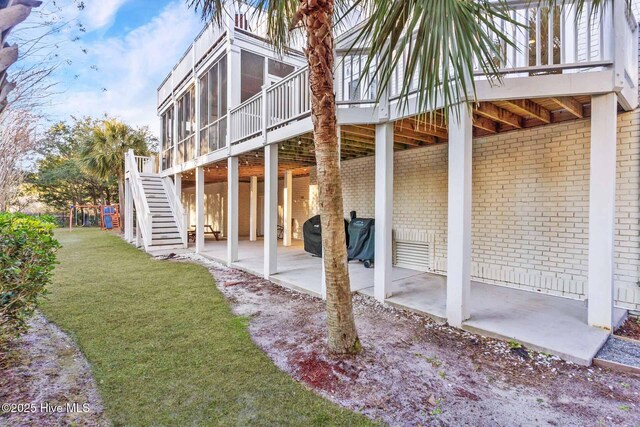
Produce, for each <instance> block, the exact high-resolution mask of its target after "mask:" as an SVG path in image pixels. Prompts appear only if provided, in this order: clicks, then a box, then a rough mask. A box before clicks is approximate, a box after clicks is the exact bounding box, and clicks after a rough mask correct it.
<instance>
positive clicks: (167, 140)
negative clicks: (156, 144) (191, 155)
mask: <svg viewBox="0 0 640 427" xmlns="http://www.w3.org/2000/svg"><path fill="white" fill-rule="evenodd" d="M171 166H173V107H172V108H169V109H168V110H167V111H166V112H165V113H164V114H163V115H162V169H163V170H164V169H169V168H170V167H171Z"/></svg>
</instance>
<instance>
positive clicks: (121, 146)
mask: <svg viewBox="0 0 640 427" xmlns="http://www.w3.org/2000/svg"><path fill="white" fill-rule="evenodd" d="M82 133H83V138H82V145H81V147H80V156H81V158H82V162H83V164H84V166H85V167H86V169H87V171H89V172H90V173H91V174H93V175H95V176H96V177H97V178H100V179H104V180H108V179H110V178H113V177H115V178H116V181H117V182H118V201H119V203H120V211H121V212H124V209H125V208H126V207H125V206H124V168H123V165H124V157H125V153H126V152H127V151H128V150H129V149H133V150H134V151H135V152H136V153H139V154H140V155H147V154H148V153H149V150H150V148H151V146H152V145H153V142H154V139H153V137H152V136H151V134H150V133H149V131H148V130H147V129H146V128H140V129H133V128H132V127H131V126H129V125H127V124H125V123H122V122H120V121H118V120H116V119H110V118H109V119H105V120H102V121H100V122H98V123H94V124H91V125H89V126H87V127H86V128H85V129H84V131H83V132H82ZM122 224H123V225H124V222H123V223H122ZM123 231H124V227H123Z"/></svg>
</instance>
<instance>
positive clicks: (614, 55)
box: [158, 0, 638, 175]
mask: <svg viewBox="0 0 640 427" xmlns="http://www.w3.org/2000/svg"><path fill="white" fill-rule="evenodd" d="M510 4H511V6H512V7H513V11H512V14H513V17H514V19H516V20H517V21H518V22H520V23H522V24H523V25H524V28H508V27H509V25H507V24H504V25H503V27H504V28H505V31H507V32H508V33H510V34H511V36H512V39H513V40H514V41H515V43H516V48H514V47H513V46H507V45H505V46H504V47H503V48H504V52H505V56H504V58H501V59H500V61H501V63H500V70H501V80H500V81H490V80H488V79H487V78H486V77H485V76H484V75H483V74H482V73H480V72H478V73H476V74H475V75H474V79H475V82H476V89H477V92H476V97H477V100H478V102H479V103H478V104H477V106H476V108H475V109H474V136H484V135H490V134H495V133H500V132H508V131H513V130H518V129H522V128H527V127H532V126H542V125H545V124H549V123H556V122H559V121H564V120H572V119H580V118H584V117H589V116H590V113H591V111H590V102H591V96H592V95H596V94H602V93H610V92H614V93H616V94H617V99H618V103H619V106H620V109H624V110H630V109H633V108H635V107H636V106H637V104H638V87H637V82H638V30H637V28H638V25H637V23H636V20H635V18H634V17H633V15H631V14H629V13H628V11H627V9H626V5H625V2H624V0H615V1H614V2H613V3H612V4H609V5H608V7H606V8H604V10H603V11H602V12H601V16H600V17H599V16H595V17H593V18H592V19H591V21H589V19H588V12H585V13H584V14H583V15H582V16H581V17H579V18H578V17H576V12H575V9H572V8H565V9H563V10H562V11H561V10H560V9H559V8H555V9H554V12H553V13H550V12H549V9H548V8H546V7H537V6H530V5H528V4H527V3H524V2H520V1H515V2H511V3H510ZM527 23H528V26H527V25H526V24H527ZM512 27H513V26H512ZM359 29H360V27H358V26H356V27H355V28H354V29H353V30H351V31H349V32H347V33H345V34H344V35H342V36H341V37H339V39H338V42H337V44H336V46H337V50H336V53H337V61H336V64H337V68H336V84H335V87H336V99H337V102H338V113H337V115H338V123H339V124H340V126H341V137H342V140H341V144H342V147H345V148H347V149H348V148H354V149H356V151H357V150H358V149H364V152H365V153H366V152H367V148H371V149H372V148H373V147H372V144H371V143H372V140H373V127H374V125H375V124H379V123H384V122H394V124H395V130H396V138H395V142H396V143H397V146H396V147H395V148H396V149H404V148H412V147H416V146H423V145H428V144H433V143H439V142H446V141H447V139H448V132H447V126H446V124H445V123H444V121H438V123H437V124H433V125H429V126H427V125H425V124H424V123H422V125H420V122H421V120H419V119H420V116H421V115H422V114H424V113H427V112H434V111H435V112H437V111H438V110H441V108H442V104H439V105H433V106H431V107H430V108H424V106H422V105H418V103H417V93H416V89H415V87H416V86H417V85H416V80H415V79H413V80H412V81H411V87H410V88H408V92H409V97H408V100H406V101H407V102H406V103H405V102H403V103H402V104H401V102H400V101H401V100H400V93H401V89H402V84H403V81H404V75H403V69H404V68H403V67H404V64H403V60H400V62H399V64H398V67H397V68H398V69H397V70H396V72H395V73H394V76H393V78H392V80H391V81H390V83H389V90H388V96H387V97H386V98H384V99H382V100H381V101H380V102H379V103H375V102H374V96H375V94H374V93H373V91H372V90H371V89H370V87H372V86H370V83H373V85H374V86H375V77H374V76H375V70H371V69H369V70H363V69H362V66H363V64H364V62H365V58H366V53H363V50H358V51H356V52H355V53H354V51H351V52H350V51H349V50H348V49H349V47H350V46H351V43H352V42H353V38H354V37H355V35H356V34H357V32H358V31H359ZM234 34H237V37H245V38H250V37H254V43H255V44H256V46H257V45H260V44H261V43H264V40H261V39H260V38H259V37H255V36H250V35H249V34H248V33H247V32H244V31H242V30H239V31H236V32H235V33H234ZM224 37H225V32H224V29H222V30H221V29H218V30H216V29H214V27H213V26H209V27H207V29H206V30H205V31H204V32H203V33H202V34H201V35H200V36H199V37H198V39H197V40H196V41H195V43H194V44H193V46H191V47H190V49H189V51H188V52H187V53H186V54H185V56H184V58H183V59H182V60H181V61H180V63H179V64H178V65H176V68H174V70H173V72H172V73H171V75H170V78H168V79H167V80H166V81H165V82H164V83H163V85H162V86H161V87H160V89H159V92H158V94H159V95H158V96H159V99H158V104H159V108H160V109H162V108H164V106H165V105H166V103H167V102H168V101H169V100H170V99H171V97H170V95H171V93H172V92H173V93H175V92H176V91H179V90H180V88H181V87H182V86H184V85H185V83H184V82H185V81H189V79H190V78H191V79H192V80H195V78H194V76H195V75H197V70H198V69H199V67H202V66H203V64H206V63H207V58H208V55H211V52H212V50H214V49H216V48H217V47H216V46H217V43H220V40H221V39H222V38H224ZM548 46H553V47H552V48H551V49H550V48H548ZM364 52H366V48H365V50H364ZM371 80H373V82H372V81H371ZM171 88H173V89H171ZM403 101H404V100H403ZM310 111H311V96H310V91H309V75H308V69H307V68H306V67H304V68H300V69H298V70H297V71H295V72H294V73H292V74H290V75H289V76H287V77H286V78H284V79H282V80H281V81H279V82H277V83H275V84H271V85H265V86H264V87H263V90H262V91H261V92H260V93H257V94H256V95H255V96H253V97H251V98H250V99H247V100H246V101H245V102H242V103H240V104H239V105H236V106H232V108H230V109H229V113H228V130H229V132H228V137H227V140H226V142H225V144H223V145H222V146H221V147H220V148H219V149H217V150H214V151H212V152H209V153H206V154H203V155H196V156H194V158H193V159H192V160H189V161H186V162H182V163H176V164H174V165H173V166H171V167H170V168H168V169H166V170H165V171H164V173H165V174H166V175H170V174H174V173H180V172H183V171H187V170H190V169H193V168H195V167H196V166H202V165H206V164H210V163H213V162H216V161H219V160H222V159H224V158H227V157H229V156H239V155H242V154H245V153H249V152H251V151H253V150H256V149H257V148H260V147H263V146H265V145H269V144H276V143H282V142H286V141H292V140H296V141H298V142H299V141H300V140H301V139H302V140H304V139H308V138H309V135H310V133H311V131H312V129H313V126H312V123H311V118H310Z"/></svg>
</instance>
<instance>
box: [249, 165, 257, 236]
mask: <svg viewBox="0 0 640 427" xmlns="http://www.w3.org/2000/svg"><path fill="white" fill-rule="evenodd" d="M249 240H250V241H252V242H255V241H256V240H258V177H257V176H252V177H251V185H250V190H249Z"/></svg>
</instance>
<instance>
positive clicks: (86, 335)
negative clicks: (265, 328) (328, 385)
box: [42, 229, 368, 426]
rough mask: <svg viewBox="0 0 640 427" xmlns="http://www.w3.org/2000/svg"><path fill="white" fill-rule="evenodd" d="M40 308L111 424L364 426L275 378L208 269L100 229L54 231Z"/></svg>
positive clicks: (280, 374)
mask: <svg viewBox="0 0 640 427" xmlns="http://www.w3.org/2000/svg"><path fill="white" fill-rule="evenodd" d="M56 236H57V237H58V239H59V240H60V242H61V243H62V245H63V247H62V249H61V250H60V252H59V261H60V265H58V266H57V267H56V272H55V277H54V281H53V283H52V285H51V286H50V291H51V292H50V294H49V295H48V298H47V301H46V302H45V303H44V304H43V306H42V311H43V312H44V314H45V315H46V316H47V318H48V319H50V320H52V321H53V322H55V323H57V324H58V325H59V326H60V327H61V328H62V329H63V330H64V331H66V332H67V333H69V334H70V335H71V336H72V337H73V338H74V339H75V341H76V342H77V343H78V345H79V346H80V348H81V349H82V351H83V352H84V354H85V355H86V357H87V359H88V360H89V362H90V363H91V367H92V371H93V374H94V376H95V378H96V381H97V383H98V388H99V391H100V394H101V396H102V399H103V402H104V405H105V410H106V412H107V415H108V416H109V418H110V419H111V420H112V422H113V423H114V424H115V425H126V426H130V425H181V426H187V425H327V424H333V425H362V424H368V421H367V419H365V418H364V417H362V416H360V415H358V414H355V413H352V412H350V411H347V410H344V409H342V408H341V407H339V406H337V405H334V404H332V403H331V402H329V401H327V400H325V399H323V398H321V397H320V396H318V395H316V394H315V393H313V392H312V391H310V390H309V389H307V388H306V387H305V386H303V385H301V384H299V383H297V382H295V381H293V380H292V379H291V378H290V377H289V376H288V375H287V374H285V373H283V372H282V371H280V370H279V369H278V368H277V367H276V366H275V365H274V364H273V363H272V362H271V360H270V359H269V358H268V357H267V356H266V355H265V354H264V353H263V352H262V351H261V350H260V349H258V348H257V347H256V346H255V344H254V343H253V342H252V341H251V338H250V336H249V333H248V331H247V325H248V320H247V319H246V318H243V317H238V316H235V315H234V314H233V313H232V312H231V310H230V308H229V307H228V305H227V303H226V302H225V300H224V297H223V296H222V294H221V293H220V292H219V291H218V290H217V289H216V287H215V284H214V282H213V278H212V277H211V275H210V274H209V272H208V271H207V270H206V269H205V268H203V267H201V266H198V265H195V264H187V263H177V262H168V261H156V260H153V259H152V258H150V257H149V256H147V255H146V254H144V253H143V252H142V251H140V250H138V249H135V248H134V247H132V246H130V245H128V244H126V243H125V242H124V241H122V240H121V239H120V238H118V237H117V236H114V235H110V234H108V233H105V232H101V231H99V230H82V229H80V230H74V231H73V232H68V231H63V230H60V231H58V232H57V233H56Z"/></svg>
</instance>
